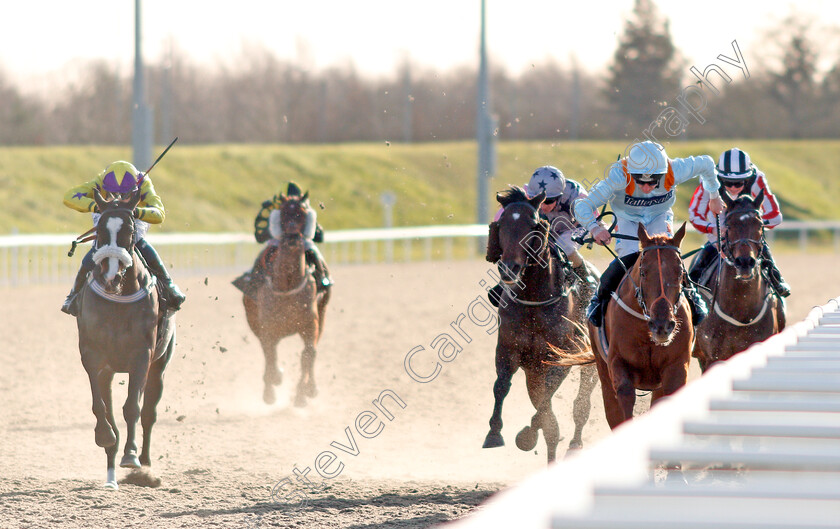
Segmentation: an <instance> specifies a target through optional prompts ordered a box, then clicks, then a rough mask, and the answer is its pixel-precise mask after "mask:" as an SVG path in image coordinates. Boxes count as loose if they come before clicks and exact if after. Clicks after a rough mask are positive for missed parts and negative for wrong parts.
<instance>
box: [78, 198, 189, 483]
mask: <svg viewBox="0 0 840 529" xmlns="http://www.w3.org/2000/svg"><path fill="white" fill-rule="evenodd" d="M94 199H95V201H96V204H97V206H98V208H99V211H100V212H101V217H100V218H99V221H98V223H97V225H96V243H95V244H96V246H95V247H96V251H95V253H94V254H93V260H94V262H95V263H96V266H95V268H94V269H93V271H92V272H91V274H90V275H89V276H88V277H89V278H88V282H87V284H86V285H85V286H84V288H83V289H82V290H81V292H80V293H79V296H80V310H79V317H78V318H77V325H78V328H79V352H80V353H81V357H82V365H83V366H84V368H85V371H87V374H88V377H89V378H90V388H91V393H92V394H93V414H94V415H95V416H96V428H95V429H94V434H95V439H96V444H97V445H98V446H101V447H103V448H105V454H106V456H107V457H106V459H107V469H108V471H107V480H106V482H105V486H106V487H108V488H113V489H116V488H117V487H118V485H117V480H116V472H115V468H114V463H115V460H116V454H117V447H118V444H119V431H118V430H117V425H116V421H115V420H114V409H113V405H112V402H111V382H112V380H113V378H114V373H128V395H127V397H126V401H125V405H124V406H123V417H124V418H125V422H126V428H127V433H126V440H125V450H124V454H123V457H122V460H121V461H120V466H121V467H124V468H140V466H141V465H142V466H145V467H149V466H151V457H150V454H149V448H150V440H151V434H152V426H153V425H154V423H155V420H156V418H157V412H156V407H157V404H158V402H159V401H160V397H161V394H162V393H163V372H164V370H165V369H166V365H167V363H168V362H169V359H170V358H171V357H172V353H173V351H174V349H175V315H174V313H169V312H167V311H165V310H163V309H162V308H161V307H160V306H159V296H158V292H157V290H156V288H155V278H154V276H153V275H152V274H151V272H150V271H149V270H148V269H147V268H146V265H145V263H144V262H143V261H142V259H141V258H140V257H139V256H138V253H137V252H136V251H134V243H135V240H134V236H135V235H134V234H135V228H134V208H135V207H136V206H137V203H138V202H139V200H140V190H139V189H138V190H137V191H135V192H134V193H133V194H132V195H131V196H130V197H129V199H128V200H125V201H122V200H116V199H114V200H110V201H106V200H104V199H103V198H102V197H101V196H100V195H99V193H98V192H96V191H95V192H94ZM141 395H142V396H143V408H142V410H141V408H140V396H141ZM138 418H139V419H140V420H141V423H142V425H143V451H142V452H141V453H140V457H139V458H138V457H137V444H136V442H135V439H134V437H135V428H136V426H137V420H138Z"/></svg>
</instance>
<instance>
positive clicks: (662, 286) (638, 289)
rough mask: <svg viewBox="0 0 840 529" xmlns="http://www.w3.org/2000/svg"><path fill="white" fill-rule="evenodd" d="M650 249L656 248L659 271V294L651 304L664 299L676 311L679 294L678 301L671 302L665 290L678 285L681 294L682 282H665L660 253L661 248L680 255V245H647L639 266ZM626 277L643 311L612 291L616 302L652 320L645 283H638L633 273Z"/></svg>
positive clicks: (637, 315)
mask: <svg viewBox="0 0 840 529" xmlns="http://www.w3.org/2000/svg"><path fill="white" fill-rule="evenodd" d="M650 250H656V266H657V271H658V272H659V296H658V297H657V298H656V299H654V300H653V301H652V302H651V303H650V306H651V307H652V306H653V305H654V304H655V303H656V302H657V301H659V300H660V299H664V300H665V302H666V303H668V306H669V308H670V310H671V311H673V312H676V310H675V307H676V305H677V303H679V302H680V296H677V301H676V302H674V303H671V302H670V301H669V300H668V297H667V296H666V295H665V290H666V287H674V286H677V287H678V288H679V289H680V294H682V283H681V282H680V283H678V284H677V285H673V284H670V283H669V284H666V283H665V280H664V279H663V274H662V254H661V253H660V250H673V251H675V252H676V253H677V256H678V257H680V248H679V247H678V246H674V245H672V244H657V245H653V246H647V247H645V248H642V250H641V254H640V255H639V259H638V261H637V266H639V267H641V260H642V259H643V258H644V255H645V253H646V252H648V251H650ZM680 263H682V258H680ZM680 266H682V264H680ZM640 273H641V271H640ZM683 273H684V271H683ZM624 278H625V280H627V279H629V281H630V282H631V283H632V284H633V290H634V296H635V298H636V302H637V303H638V304H639V307H640V308H641V309H642V313H641V314H640V313H638V312H636V311H635V310H633V309H632V308H631V307H629V306H628V305H627V304H626V303H624V301H623V300H621V297H620V296H619V295H618V294H617V292H613V293H612V297H613V299H615V300H616V302H617V303H618V305H619V306H621V308H623V309H624V310H625V311H627V312H629V313H630V314H632V315H634V316H636V317H637V318H639V319H641V320H645V321H650V319H651V318H650V310H649V309H648V306H647V304H646V303H645V295H644V289H643V284H642V285H637V284H636V281H635V280H634V279H633V277H632V275H631V274H626V275H625V276H624ZM623 281H624V280H622V282H623ZM620 288H621V287H620V286H619V289H620ZM619 289H616V290H619Z"/></svg>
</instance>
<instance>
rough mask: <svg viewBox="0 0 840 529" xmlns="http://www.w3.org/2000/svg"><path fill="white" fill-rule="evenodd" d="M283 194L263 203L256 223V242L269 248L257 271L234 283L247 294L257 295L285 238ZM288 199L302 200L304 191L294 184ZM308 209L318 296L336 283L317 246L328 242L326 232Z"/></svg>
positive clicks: (306, 232)
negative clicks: (280, 242)
mask: <svg viewBox="0 0 840 529" xmlns="http://www.w3.org/2000/svg"><path fill="white" fill-rule="evenodd" d="M281 194H282V192H281V193H278V194H277V195H275V196H274V197H272V198H271V199H269V200H266V201H265V202H263V203H262V208H261V209H260V211H259V213H258V214H257V217H256V219H254V238H255V239H256V240H257V242H260V243H262V242H265V243H266V248H265V250H264V251H263V252H261V253H260V256H259V257H257V260H256V261H255V262H254V267H253V268H252V269H251V270H250V271H249V272H245V273H244V274H243V275H241V276H240V277H238V278H236V279H235V280H234V281H233V284H234V286H236V288H238V289H239V290H241V291H243V292H244V293H245V294H249V295H251V294H253V292H255V291H256V288H257V287H258V286H259V285H260V284H262V282H263V281H264V280H265V276H266V270H265V263H267V262H268V261H269V259H270V258H271V256H272V255H273V254H274V252H276V251H277V247H278V239H279V238H280V237H281V236H282V234H283V233H282V229H281V227H280V205H281V204H282V201H281V200H280V196H281ZM286 196H298V197H299V196H301V190H300V188H299V187H298V186H297V184H295V183H294V182H290V183H289V185H288V188H287V190H286ZM306 206H307V212H306V215H307V218H306V226H305V227H304V229H303V240H304V246H305V247H306V252H305V258H306V263H307V264H308V265H310V266H312V269H313V273H312V275H313V277H314V279H315V288H316V289H317V291H318V292H323V291H324V290H326V289H328V288H330V287H331V286H332V285H333V281H332V279H331V278H330V271H329V268H327V263H326V261H324V256H323V255H321V251H320V250H319V249H318V247H317V246H316V245H315V243H318V242H323V241H324V230H323V229H322V228H321V226H320V225H318V221H317V214H316V213H315V210H314V209H312V208H311V207H309V204H308V203H306Z"/></svg>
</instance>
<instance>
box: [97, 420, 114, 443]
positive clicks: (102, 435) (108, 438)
mask: <svg viewBox="0 0 840 529" xmlns="http://www.w3.org/2000/svg"><path fill="white" fill-rule="evenodd" d="M93 434H94V439H96V446H100V447H102V448H108V447H109V446H114V445H115V444H116V443H117V436H116V435H114V429H113V428H111V425H110V424H108V423H105V424H104V425H102V426H100V425H96V428H94V430H93Z"/></svg>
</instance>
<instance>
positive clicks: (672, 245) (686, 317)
mask: <svg viewBox="0 0 840 529" xmlns="http://www.w3.org/2000/svg"><path fill="white" fill-rule="evenodd" d="M638 235H639V241H640V242H641V246H642V249H641V254H640V255H639V258H638V259H637V260H636V262H635V264H634V265H633V267H632V268H630V270H629V271H628V272H627V274H626V275H625V276H624V279H622V280H621V283H620V284H619V286H618V289H617V290H616V293H614V294H613V299H614V302H611V303H609V304H608V306H607V310H606V313H605V315H604V326H603V329H602V330H601V331H599V329H598V328H596V327H595V326H593V325H592V324H591V323H590V324H589V336H590V340H591V341H592V343H593V344H595V346H594V349H595V350H596V354H595V363H596V365H597V366H598V376H599V377H600V379H601V391H602V393H603V397H604V408H605V411H606V414H607V422H608V423H609V425H610V428H615V427H616V426H618V425H619V424H620V423H622V422H624V421H626V420H629V419H632V418H633V405H634V404H635V401H636V389H641V390H649V391H652V392H653V394H652V396H651V401H652V402H655V401H656V400H658V399H660V398H661V397H663V396H665V395H670V394H672V393H674V392H675V391H677V390H678V389H679V388H681V387H682V386H684V385H685V383H686V380H687V378H688V365H689V361H690V360H691V346H692V344H693V341H694V327H693V326H692V324H691V312H690V310H689V306H688V301H687V300H686V299H685V296H683V295H682V282H683V276H684V274H685V270H684V268H683V264H682V259H681V257H680V243H681V242H682V239H683V237H684V236H685V224H683V225H682V226H681V227H680V229H679V230H677V233H676V234H675V235H674V237H673V238H670V237H668V236H667V235H656V236H653V237H651V236H649V235H648V233H647V231H646V230H645V228H644V226H642V225H641V224H640V225H639V230H638ZM601 332H603V337H602V336H600V334H601ZM604 342H606V344H605V343H604Z"/></svg>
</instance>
